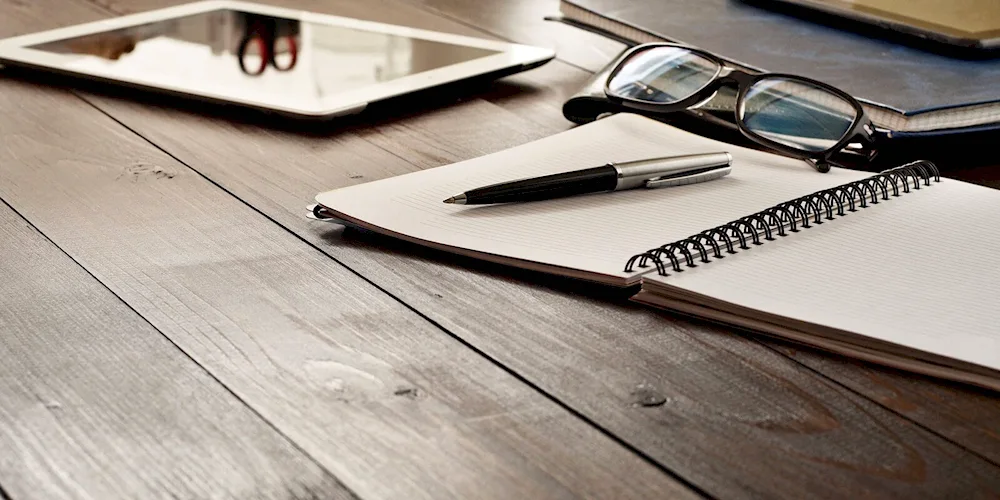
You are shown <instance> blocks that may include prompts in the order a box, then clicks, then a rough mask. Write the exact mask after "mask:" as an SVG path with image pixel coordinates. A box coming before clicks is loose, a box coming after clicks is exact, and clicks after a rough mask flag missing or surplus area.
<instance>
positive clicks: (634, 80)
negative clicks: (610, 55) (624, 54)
mask: <svg viewBox="0 0 1000 500" xmlns="http://www.w3.org/2000/svg"><path fill="white" fill-rule="evenodd" d="M719 70H720V67H719V65H718V64H717V63H716V62H715V61H712V60H710V59H706V58H704V57H702V56H700V55H698V54H695V53H693V52H691V51H689V50H686V49H682V48H678V47H654V48H651V49H647V50H642V51H639V52H636V53H635V54H633V55H632V56H630V57H629V58H628V59H627V60H625V61H624V62H623V63H622V65H621V67H620V68H619V70H618V72H617V73H616V74H615V75H614V76H613V77H612V78H611V81H610V82H608V89H609V90H610V91H611V92H613V93H614V94H615V95H616V96H619V97H627V98H631V99H636V100H640V101H646V102H655V103H662V104H671V103H675V102H678V101H682V100H684V99H685V98H688V97H691V96H692V95H694V94H695V93H696V92H698V91H699V90H701V89H703V88H705V86H706V85H708V84H709V83H710V82H711V81H712V79H713V78H715V75H717V74H718V73H719Z"/></svg>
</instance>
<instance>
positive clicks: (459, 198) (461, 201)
mask: <svg viewBox="0 0 1000 500" xmlns="http://www.w3.org/2000/svg"><path fill="white" fill-rule="evenodd" d="M444 202H445V203H451V204H455V205H465V195H464V194H456V195H455V196H452V197H451V198H448V199H447V200H444Z"/></svg>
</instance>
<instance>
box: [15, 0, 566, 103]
mask: <svg viewBox="0 0 1000 500" xmlns="http://www.w3.org/2000/svg"><path fill="white" fill-rule="evenodd" d="M221 9H230V10H237V11H245V12H251V13H258V14H263V15H272V16H276V17H285V18H289V19H295V20H299V21H302V22H309V23H321V24H330V25H334V26H341V27H345V28H352V29H358V30H365V31H374V32H378V33H386V34H391V35H397V36H402V37H409V38H420V39H425V40H430V41H437V42H442V43H448V44H455V45H464V46H469V47H476V48H482V49H487V50H496V51H499V52H498V53H497V54H494V55H490V56H486V57H482V58H479V59H474V60H471V61H466V62H462V63H457V64H453V65H450V66H445V67H442V68H437V69H433V70H429V71H425V72H422V73H416V74H413V75H408V76H405V77H401V78H398V79H395V80H390V81H386V82H379V83H376V84H372V85H368V86H365V87H361V88H358V89H354V90H350V91H346V92H341V93H337V94H334V95H330V96H324V97H321V98H320V99H319V101H318V105H317V106H315V107H312V108H306V107H301V108H299V107H289V106H287V105H280V104H277V103H273V102H264V101H259V100H253V99H247V98H241V97H238V96H233V95H226V94H224V93H219V92H210V91H198V90H191V89H188V88H183V87H180V86H174V85H170V84H165V83H162V82H155V81H151V80H143V79H141V78H135V77H122V76H119V75H115V74H113V73H110V72H108V73H103V72H101V71H97V70H95V71H83V70H80V69H74V68H67V67H66V65H65V64H64V61H65V56H63V55H60V54H51V53H47V52H44V51H40V50H34V49H29V48H26V47H30V46H34V45H38V44H41V43H46V42H51V41H55V40H60V39H66V38H73V37H78V36H83V35H89V34H95V33H101V32H105V31H111V30H117V29H121V28H128V27H133V26H136V25H141V24H146V23H152V22H157V21H162V20H165V19H170V18H176V17H181V16H188V15H192V14H199V13H203V12H209V11H214V10H221ZM553 57H555V53H554V52H553V51H552V50H550V49H546V48H541V47H531V46H526V45H519V44H513V43H508V42H501V41H493V40H486V39H481V38H473V37H468V36H462V35H453V34H450V33H442V32H436V31H429V30H422V29H417V28H410V27H405V26H398V25H391V24H385V23H378V22H372V21H363V20H359V19H352V18H346V17H340V16H333V15H327V14H318V13H314V12H307V11H302V10H295V9H287V8H282V7H273V6H270V5H261V4H257V3H252V2H242V1H234V0H205V1H199V2H195V3H189V4H184V5H179V6H176V7H167V8H164V9H157V10H153V11H148V12H143V13H139V14H131V15H127V16H121V17H116V18H111V19H105V20H101V21H96V22H90V23H84V24H79V25H74V26H69V27H65V28H59V29H54V30H48V31H43V32H39V33H31V34H27V35H21V36H17V37H12V38H7V39H4V40H0V63H6V64H11V65H27V66H31V67H35V68H42V69H51V70H54V71H58V72H61V73H69V74H72V75H75V76H80V77H85V78H86V77H90V78H99V79H102V80H110V81H113V82H121V83H127V84H131V85H135V86H140V87H144V88H149V89H153V90H165V91H170V92H173V93H179V94H184V95H190V96H197V97H202V98H208V99H211V100H217V101H222V102H227V103H235V104H240V105H245V106H250V107H256V108H264V109H271V110H274V111H278V112H282V113H286V114H292V115H299V116H305V117H334V116H340V115H345V114H352V113H356V112H360V111H361V110H363V109H364V108H365V107H366V106H367V105H368V104H369V103H371V102H376V101H379V100H383V99H387V98H390V97H395V96H399V95H402V94H407V93H410V92H414V91H417V90H423V89H428V88H431V87H434V86H437V85H442V84H446V83H451V82H455V81H459V80H463V79H466V78H471V77H475V76H480V75H486V74H491V73H497V72H502V71H504V70H513V71H518V70H520V69H521V68H525V67H531V66H536V65H539V64H542V63H544V62H546V61H548V60H550V59H552V58H553Z"/></svg>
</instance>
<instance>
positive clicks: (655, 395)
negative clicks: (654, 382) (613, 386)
mask: <svg viewBox="0 0 1000 500" xmlns="http://www.w3.org/2000/svg"><path fill="white" fill-rule="evenodd" d="M629 400H630V401H631V403H632V406H643V407H650V406H661V405H663V404H664V403H666V402H667V397H666V396H664V395H663V394H661V393H660V392H659V391H657V390H656V389H655V388H653V387H652V386H650V385H647V384H639V385H638V386H636V388H635V390H633V391H632V392H631V393H629Z"/></svg>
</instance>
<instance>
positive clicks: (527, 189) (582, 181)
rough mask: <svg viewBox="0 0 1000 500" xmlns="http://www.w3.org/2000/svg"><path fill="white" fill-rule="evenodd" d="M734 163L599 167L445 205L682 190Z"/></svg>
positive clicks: (702, 157)
mask: <svg viewBox="0 0 1000 500" xmlns="http://www.w3.org/2000/svg"><path fill="white" fill-rule="evenodd" d="M732 161H733V157H732V155H730V154H729V153H726V152H719V153H703V154H693V155H685V156H666V157H660V158H649V159H645V160H634V161H627V162H621V163H607V164H605V165H603V166H600V167H593V168H586V169H583V170H575V171H572V172H564V173H559V174H552V175H546V176H542V177H534V178H530V179H520V180H516V181H510V182H502V183H499V184H492V185H489V186H484V187H480V188H476V189H473V190H470V191H466V192H464V193H461V194H457V195H455V196H452V197H450V198H448V199H446V200H444V202H445V203H455V204H459V205H482V204H490V203H510V202H520V201H539V200H547V199H551V198H559V197H564V196H573V195H578V194H586V193H598V192H608V191H621V190H624V189H634V188H638V187H645V188H660V187H668V186H683V185H685V184H694V183H697V182H705V181H710V180H713V179H718V178H720V177H723V176H726V175H729V173H730V172H731V171H732Z"/></svg>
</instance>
